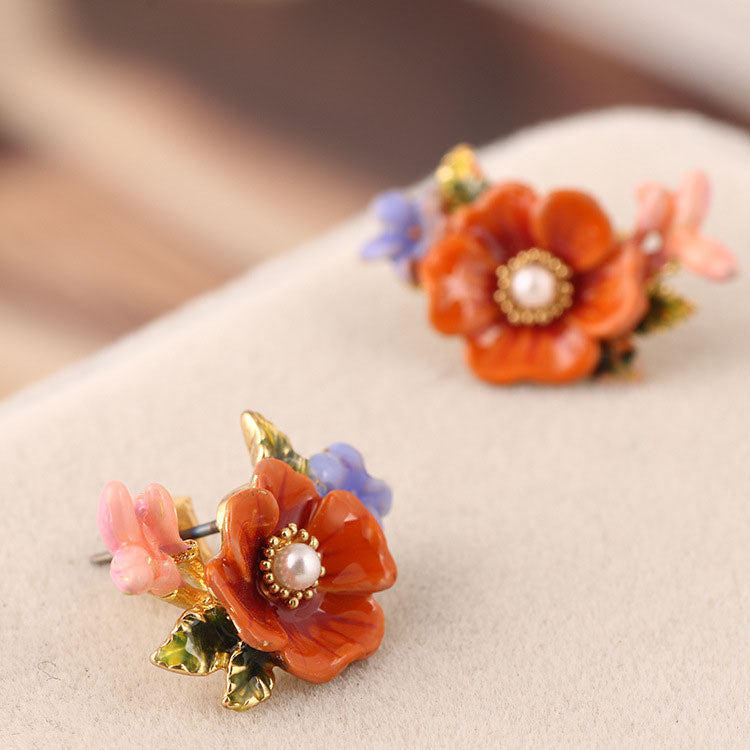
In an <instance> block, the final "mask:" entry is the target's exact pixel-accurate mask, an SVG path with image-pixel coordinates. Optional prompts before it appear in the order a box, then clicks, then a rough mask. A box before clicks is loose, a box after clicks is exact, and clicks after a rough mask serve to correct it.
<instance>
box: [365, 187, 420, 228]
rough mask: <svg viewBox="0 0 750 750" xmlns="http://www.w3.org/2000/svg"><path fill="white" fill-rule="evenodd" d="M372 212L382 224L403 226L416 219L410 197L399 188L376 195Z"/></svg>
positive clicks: (415, 211)
mask: <svg viewBox="0 0 750 750" xmlns="http://www.w3.org/2000/svg"><path fill="white" fill-rule="evenodd" d="M372 212H373V213H374V214H375V216H377V217H378V219H380V221H382V222H383V223H384V224H388V225H390V226H394V227H405V226H407V225H408V224H410V223H413V222H414V221H416V220H417V210H416V207H415V205H414V203H413V202H412V201H411V199H410V198H409V197H408V196H407V195H406V194H404V193H402V192H401V191H400V190H387V191H385V192H384V193H380V195H376V196H375V199H374V200H373V202H372Z"/></svg>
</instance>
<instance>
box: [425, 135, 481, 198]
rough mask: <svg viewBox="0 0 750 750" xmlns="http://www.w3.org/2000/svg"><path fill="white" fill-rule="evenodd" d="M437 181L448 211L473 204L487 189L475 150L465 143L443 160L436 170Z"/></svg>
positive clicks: (451, 151) (452, 150)
mask: <svg viewBox="0 0 750 750" xmlns="http://www.w3.org/2000/svg"><path fill="white" fill-rule="evenodd" d="M435 181H436V182H437V184H438V189H439V191H440V197H441V198H442V202H443V207H444V208H445V209H446V210H447V211H452V210H454V209H456V208H458V207H459V206H462V205H465V204H467V203H471V202H472V201H473V200H474V199H475V198H476V197H477V196H478V195H479V194H480V193H481V192H482V191H483V190H484V189H485V188H486V187H487V179H486V177H485V175H484V172H483V171H482V168H481V167H480V166H479V161H478V160H477V157H476V154H475V153H474V149H473V148H472V147H471V146H468V145H467V144H465V143H461V144H459V145H458V146H456V147H455V148H453V149H451V150H450V151H449V152H448V153H447V154H446V155H445V156H444V157H443V158H442V159H441V161H440V165H439V166H438V168H437V169H436V170H435Z"/></svg>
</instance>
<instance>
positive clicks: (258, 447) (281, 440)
mask: <svg viewBox="0 0 750 750" xmlns="http://www.w3.org/2000/svg"><path fill="white" fill-rule="evenodd" d="M240 425H241V426H242V434H243V435H244V436H245V444H246V445H247V450H248V452H249V453H250V461H251V462H252V464H253V466H255V465H256V464H257V463H258V461H261V460H262V459H264V458H278V459H280V460H281V461H284V462H285V463H288V464H289V465H290V466H291V467H292V468H293V469H294V470H295V471H298V472H299V473H300V474H306V473H307V459H306V458H303V457H302V456H300V455H299V453H297V452H296V451H295V450H294V448H292V441H291V440H289V438H288V437H287V436H286V435H285V434H284V433H283V432H282V431H281V430H279V429H278V428H277V427H276V426H275V425H274V424H273V423H271V422H269V421H268V420H267V419H266V418H265V417H264V416H263V415H262V414H258V412H257V411H244V412H242V416H241V417H240Z"/></svg>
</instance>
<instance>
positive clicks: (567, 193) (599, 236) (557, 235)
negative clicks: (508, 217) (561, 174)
mask: <svg viewBox="0 0 750 750" xmlns="http://www.w3.org/2000/svg"><path fill="white" fill-rule="evenodd" d="M535 235H536V240H537V245H538V246H539V247H540V248H542V249H543V250H547V251H549V252H550V253H552V254H553V255H556V256H557V257H558V258H560V259H561V260H563V261H565V262H566V263H567V264H568V265H569V266H570V267H571V268H572V269H573V270H574V271H577V272H579V273H580V272H582V271H589V270H591V269H592V268H596V266H598V265H600V264H601V263H603V262H604V260H605V259H606V258H607V256H608V255H609V254H610V253H611V252H612V251H613V249H614V247H613V238H612V227H611V226H610V223H609V219H608V218H607V216H606V214H605V213H604V212H603V211H602V209H601V208H600V207H599V204H598V203H597V202H596V201H595V200H594V199H593V198H592V197H591V196H589V195H586V193H580V192H578V191H577V190H557V191H555V192H553V193H550V194H549V195H548V196H547V197H546V198H545V199H544V201H543V202H542V203H541V205H540V206H539V209H538V212H537V215H536V220H535Z"/></svg>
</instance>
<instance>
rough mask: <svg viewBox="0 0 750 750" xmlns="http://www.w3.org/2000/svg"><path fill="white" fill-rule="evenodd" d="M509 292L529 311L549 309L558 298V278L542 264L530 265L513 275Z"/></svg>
mask: <svg viewBox="0 0 750 750" xmlns="http://www.w3.org/2000/svg"><path fill="white" fill-rule="evenodd" d="M509 291H510V293H511V295H512V296H513V299H514V300H515V301H516V303H517V304H518V305H520V306H521V307H524V308H526V309H527V310H537V309H539V308H543V307H549V306H550V305H551V304H552V303H553V302H554V301H555V299H556V298H557V277H556V276H555V274H554V273H552V271H550V270H549V268H545V267H544V266H543V265H541V264H540V263H528V264H527V265H525V266H522V267H521V268H519V269H518V270H517V271H515V272H514V273H513V275H512V277H511V279H510V289H509Z"/></svg>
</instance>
